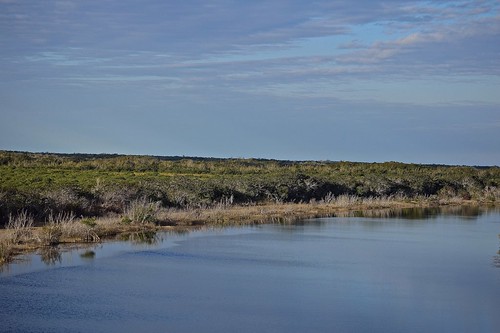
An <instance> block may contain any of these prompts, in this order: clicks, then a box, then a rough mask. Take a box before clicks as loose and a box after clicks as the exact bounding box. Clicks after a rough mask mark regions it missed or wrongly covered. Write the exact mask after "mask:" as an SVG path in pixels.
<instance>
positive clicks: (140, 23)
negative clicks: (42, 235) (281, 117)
mask: <svg viewBox="0 0 500 333" xmlns="http://www.w3.org/2000/svg"><path fill="white" fill-rule="evenodd" d="M499 12H500V4H499V3H498V1H489V0H475V1H406V0H403V1H401V0H398V1H396V0H393V1H372V0H370V1H368V0H362V1H356V2H352V1H326V0H325V1H314V2H307V1H299V0H296V1H246V2H242V1H227V0H226V1H222V0H220V1H201V0H187V1H182V2H179V1H159V0H148V1H140V2H139V1H132V0H123V1H114V0H109V1H97V0H95V1H94V0H90V1H76V0H75V1H71V0H67V1H62V0H58V1H43V2H40V1H34V0H32V1H29V0H28V1H15V0H12V1H8V0H2V1H0V75H1V79H2V80H1V81H0V86H1V87H3V91H4V93H3V95H2V94H0V98H3V99H4V100H5V101H6V102H5V103H4V107H3V109H2V110H1V112H2V116H3V117H4V118H3V119H8V118H9V115H11V114H12V113H13V112H16V110H25V111H26V110H27V109H29V110H32V111H30V112H34V111H33V110H34V109H35V108H39V109H40V110H42V111H40V112H46V113H47V114H48V115H49V116H50V115H51V114H52V113H51V112H52V111H50V110H53V109H54V107H55V106H54V105H56V106H57V107H59V108H65V109H68V108H70V107H72V106H71V105H70V103H71V99H70V98H69V97H68V96H72V98H73V100H75V99H76V100H79V98H80V97H79V96H84V95H85V96H92V95H94V96H100V97H98V98H97V97H96V100H99V101H102V100H105V101H106V103H104V102H103V105H105V109H106V110H109V112H110V113H112V112H113V111H112V110H113V109H116V110H118V109H122V110H123V109H124V108H125V109H127V108H129V106H128V105H131V104H133V105H140V104H143V105H144V108H149V109H151V110H169V111H168V112H170V113H173V112H174V111H173V110H181V109H182V110H184V111H183V112H188V113H189V112H191V111H189V110H195V109H197V108H200V105H203V107H204V108H205V109H206V110H207V111H206V112H209V113H210V114H212V115H213V117H214V119H218V118H220V122H219V123H220V124H221V125H220V126H224V124H225V123H226V120H225V119H223V118H221V117H224V115H225V113H224V112H222V111H221V110H224V109H226V108H229V106H228V105H231V106H230V107H231V108H232V110H234V112H238V111H237V109H241V110H246V111H245V112H257V111H251V110H255V109H256V108H257V105H258V107H260V108H262V109H266V110H277V109H278V110H286V109H289V108H290V107H291V105H293V106H294V107H293V109H296V108H297V107H298V106H300V108H302V109H303V110H305V111H304V112H305V113H304V114H306V113H309V114H311V113H314V112H315V111H314V110H324V109H325V108H327V107H330V108H331V110H332V111H331V112H338V110H339V106H340V105H341V106H342V108H343V110H344V109H350V110H354V109H363V108H365V109H366V108H367V106H366V105H367V103H371V105H373V106H374V107H375V108H377V109H379V110H387V109H390V108H392V107H393V105H395V104H396V105H400V106H404V105H407V106H408V107H410V108H412V107H413V106H415V105H420V106H421V107H422V108H424V109H425V108H429V107H435V108H437V109H439V108H442V107H447V106H451V105H453V106H458V107H464V108H467V107H471V105H482V107H481V108H478V109H477V110H479V111H476V112H481V111H480V110H482V108H483V107H487V108H489V109H491V108H493V109H495V108H499V107H500V96H499V95H498V94H497V93H494V91H495V87H498V86H500V73H499V72H500V45H499V43H498V40H500V14H499ZM20 89H21V90H24V91H25V92H26V93H27V94H28V95H31V96H32V98H33V100H37V102H36V103H35V102H33V103H31V101H26V100H23V99H22V97H21V96H20V95H19V97H17V96H18V91H19V90H20ZM72 89H77V90H72ZM66 90H68V91H67V92H66V93H62V95H60V94H61V92H62V91H66ZM104 94H107V95H104ZM101 95H102V96H101ZM42 96H45V97H42ZM120 96H126V98H123V97H120ZM213 96H218V97H217V98H214V97H213ZM132 97H133V98H134V102H133V103H132V102H130V104H128V105H126V104H124V103H125V101H128V100H129V99H131V98H132ZM82 100H84V101H85V102H82V104H80V105H77V106H73V107H74V108H75V109H81V110H82V111H81V112H82V114H84V113H85V112H87V111H85V110H88V108H87V107H84V105H85V104H86V103H87V101H86V100H85V99H82ZM43 101H45V102H43ZM56 101H57V102H56ZM264 101H267V103H268V104H263V103H264ZM225 102H227V103H226V104H224V103H225ZM113 103H114V104H113ZM238 103H239V104H238ZM252 104H255V107H254V108H252V107H250V105H252ZM89 107H90V106H89ZM249 110H250V111H249ZM411 110H412V111H407V114H408V116H414V114H413V113H414V112H417V111H415V109H411ZM155 112H159V113H157V116H158V119H163V117H164V114H163V113H161V112H160V111H155ZM166 112H167V111H166ZM179 112H180V111H179ZM193 112H194V111H193ZM241 112H243V111H241ZM381 112H382V111H381ZM464 112H465V111H464ZM382 113H383V112H382ZM176 114H178V113H176ZM285 114H286V113H285ZM389 114H390V113H388V117H389V116H390V115H389ZM323 116H324V115H323ZM488 117H492V114H491V113H488ZM493 117H495V113H493ZM496 117H497V118H496V119H492V123H494V122H495V121H498V115H496ZM48 118H50V117H48ZM169 119H170V121H172V122H176V121H180V120H178V118H176V117H175V116H173V117H170V118H169ZM179 119H180V118H179ZM214 126H216V125H214ZM464 126H465V125H464ZM193 135H195V134H193ZM436 135H437V134H436ZM245 140H251V139H250V138H247V139H245ZM492 140H497V141H498V137H497V136H496V137H494V138H492ZM284 144H285V143H284ZM246 146H248V145H246ZM234 149H235V151H237V146H235V147H234ZM325 149H326V148H325ZM216 153H217V152H216V151H214V152H213V154H215V155H216ZM324 153H325V154H326V152H324ZM245 154H247V155H252V154H255V155H258V148H255V150H254V151H249V152H247V153H242V155H245ZM266 154H271V153H270V152H269V153H266ZM298 155H300V154H298Z"/></svg>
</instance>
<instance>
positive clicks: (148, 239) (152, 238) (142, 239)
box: [119, 231, 163, 245]
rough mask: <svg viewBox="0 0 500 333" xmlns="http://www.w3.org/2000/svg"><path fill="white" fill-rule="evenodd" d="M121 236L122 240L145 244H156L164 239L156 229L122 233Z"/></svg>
mask: <svg viewBox="0 0 500 333" xmlns="http://www.w3.org/2000/svg"><path fill="white" fill-rule="evenodd" d="M119 238H120V240H122V241H129V242H132V243H134V244H145V245H155V244H158V243H160V242H162V241H163V238H162V237H161V236H159V235H158V233H157V232H156V231H142V232H133V233H128V234H123V235H120V236H119Z"/></svg>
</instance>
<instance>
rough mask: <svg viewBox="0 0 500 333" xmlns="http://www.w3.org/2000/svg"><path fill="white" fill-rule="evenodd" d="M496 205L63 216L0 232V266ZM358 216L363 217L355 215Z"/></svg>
mask: <svg viewBox="0 0 500 333" xmlns="http://www.w3.org/2000/svg"><path fill="white" fill-rule="evenodd" d="M486 206H490V207H496V206H497V205H496V204H495V203H493V204H491V203H490V204H486V205H485V203H482V202H478V201H471V200H453V201H448V202H443V201H441V202H436V201H434V200H429V199H416V200H408V199H406V200H398V199H393V198H390V199H388V198H385V199H384V198H369V199H360V198H355V197H351V198H349V197H347V198H345V199H344V200H343V201H342V202H340V201H336V202H332V203H324V202H319V203H316V202H312V203H283V204H262V205H248V206H244V205H229V206H219V207H212V208H195V209H188V210H181V209H162V210H159V211H157V212H155V214H154V219H146V218H144V219H142V220H140V222H138V220H137V219H135V220H130V218H128V217H124V216H123V215H116V216H107V217H100V218H94V219H89V218H80V219H77V218H75V217H74V216H73V215H71V214H66V215H64V214H62V215H59V216H58V217H55V218H54V219H53V220H51V221H49V222H47V223H46V224H45V225H43V226H36V227H34V226H28V227H24V228H23V227H19V228H17V229H15V228H14V229H12V228H11V229H9V228H5V229H0V267H1V266H3V265H8V264H9V263H10V262H12V261H14V260H16V258H17V257H19V256H21V255H24V254H28V253H33V252H36V251H38V250H40V249H47V248H54V247H56V246H58V245H62V246H70V245H88V244H97V243H100V242H105V241H110V240H116V239H119V238H120V237H122V238H124V236H127V235H134V234H144V233H152V234H155V233H157V232H162V231H173V232H185V231H192V230H197V229H200V228H203V227H229V226H238V225H256V224H266V223H293V222H295V221H297V220H303V219H309V218H322V217H333V216H339V215H340V216H354V215H353V214H354V213H356V212H358V215H362V216H367V217H388V216H391V214H394V211H395V210H403V209H411V208H415V209H426V208H429V209H443V208H450V209H452V208H456V209H460V208H461V207H474V208H477V209H479V208H480V207H486ZM359 213H361V214H359Z"/></svg>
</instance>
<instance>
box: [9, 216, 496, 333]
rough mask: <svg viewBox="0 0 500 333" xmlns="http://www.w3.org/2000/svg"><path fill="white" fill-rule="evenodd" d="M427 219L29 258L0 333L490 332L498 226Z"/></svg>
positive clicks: (283, 229)
mask: <svg viewBox="0 0 500 333" xmlns="http://www.w3.org/2000/svg"><path fill="white" fill-rule="evenodd" d="M461 213H464V212H461ZM434 214H435V212H434V213H433V212H429V211H427V212H422V211H418V212H416V211H414V212H411V211H407V212H406V213H405V214H403V215H402V216H405V218H403V217H396V218H394V217H393V218H373V217H371V218H369V217H348V218H339V217H337V218H325V219H314V220H307V221H302V222H301V223H296V224H293V225H262V226H254V227H240V228H227V229H223V230H211V231H199V232H193V233H190V234H185V235H163V236H161V238H162V239H160V241H158V242H157V243H155V244H152V245H148V244H146V245H144V244H142V245H141V244H134V243H130V242H125V243H123V242H121V243H120V242H117V243H107V244H104V245H102V246H99V247H97V248H92V249H79V250H75V251H72V252H67V253H62V254H59V255H52V256H50V255H47V254H46V255H45V257H44V260H45V262H46V263H49V265H46V264H45V263H44V262H43V261H42V260H41V259H40V257H37V256H32V257H31V258H30V260H29V261H27V262H25V263H18V264H15V265H11V266H10V267H8V269H5V270H4V272H3V273H1V275H0V331H1V332H89V331H90V332H139V331H140V332H368V331H369V332H500V315H499V314H500V267H498V266H499V259H498V253H497V251H498V250H499V246H500V241H499V238H498V234H499V233H500V213H499V212H498V211H489V212H484V211H477V212H476V213H474V214H470V212H469V213H468V214H467V216H456V215H451V216H450V215H434ZM389 215H391V214H389ZM429 215H430V216H429ZM51 258H52V259H51Z"/></svg>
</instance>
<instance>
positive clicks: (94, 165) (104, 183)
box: [0, 151, 500, 261]
mask: <svg viewBox="0 0 500 333" xmlns="http://www.w3.org/2000/svg"><path fill="white" fill-rule="evenodd" d="M499 199H500V168H499V167H467V166H443V165H419V164H404V163H397V162H387V163H353V162H329V161H322V162H311V161H305V162H294V161H276V160H258V159H210V158H185V157H153V156H124V155H89V154H41V153H25V152H9V151H0V226H3V227H4V228H5V230H4V231H5V232H3V233H2V235H0V236H1V238H3V239H0V258H2V257H3V258H9V257H10V256H11V254H12V253H15V252H16V251H19V249H21V248H23V247H30V246H32V247H37V246H51V245H54V244H58V243H61V242H73V241H74V242H76V241H84V242H95V241H98V240H100V239H101V238H103V237H104V238H106V237H111V236H113V235H116V234H119V233H124V232H129V231H133V230H147V229H148V228H149V229H156V228H159V227H163V228H169V227H187V226H191V225H199V224H224V223H238V222H241V223H248V222H252V223H255V222H258V221H264V220H266V219H272V218H274V219H280V218H284V217H285V218H286V217H293V216H295V217H309V216H310V217H313V216H328V215H332V214H333V212H336V211H338V210H341V209H349V210H355V209H364V208H387V207H403V206H405V207H411V206H435V205H443V204H460V203H463V202H467V203H468V204H496V203H498V202H499ZM1 260H2V259H0V261H1Z"/></svg>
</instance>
